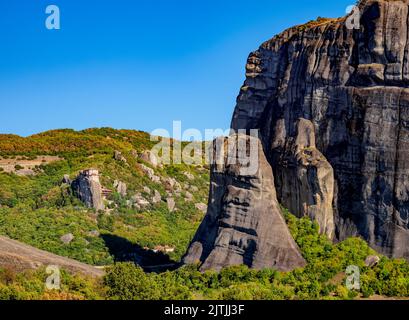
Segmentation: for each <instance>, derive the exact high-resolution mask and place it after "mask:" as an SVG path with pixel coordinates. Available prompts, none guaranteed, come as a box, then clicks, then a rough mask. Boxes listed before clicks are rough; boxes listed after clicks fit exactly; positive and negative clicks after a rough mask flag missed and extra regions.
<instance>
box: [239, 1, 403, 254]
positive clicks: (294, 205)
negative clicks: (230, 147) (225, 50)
mask: <svg viewBox="0 0 409 320" xmlns="http://www.w3.org/2000/svg"><path fill="white" fill-rule="evenodd" d="M408 8H409V1H408V0H396V1H386V0H367V1H361V2H360V4H359V9H360V13H361V19H360V25H359V26H358V29H355V30H354V29H353V28H350V27H348V22H349V21H350V20H349V17H345V18H341V19H321V20H319V21H317V22H315V23H309V24H306V25H304V26H297V27H294V28H290V29H288V30H286V31H284V32H283V33H281V34H279V35H277V36H275V37H274V38H273V39H271V40H269V41H267V42H265V43H263V44H262V45H261V47H260V48H259V49H258V50H256V51H254V52H252V53H251V54H250V56H249V58H248V61H247V66H246V81H245V83H244V85H243V87H242V88H241V91H240V94H239V96H238V98H237V106H236V109H235V112H234V115H233V119H232V125H231V126H232V128H233V129H236V130H237V129H246V130H249V129H259V130H260V134H261V140H262V142H263V147H264V150H266V156H267V158H268V161H269V163H270V165H271V167H272V169H273V171H274V175H275V178H276V188H277V195H278V200H279V201H281V202H282V203H284V204H285V205H287V206H289V207H290V208H291V210H292V211H294V214H297V215H299V216H301V215H309V216H312V217H313V218H314V219H316V220H317V221H318V222H319V224H320V225H321V228H322V231H323V232H325V233H326V234H328V235H329V236H332V234H333V237H334V238H335V239H336V240H344V239H346V238H348V237H351V236H359V237H362V238H364V239H366V241H367V242H368V243H369V244H370V246H371V247H372V248H374V249H375V250H377V251H379V252H380V253H383V254H385V255H387V256H389V257H403V258H406V259H409V182H408V181H409V161H408V159H409V126H408V125H407V124H408V122H409V89H408V86H409V32H408V30H409V19H408V18H409V15H408ZM300 119H302V120H301V121H303V123H305V124H308V127H307V130H304V129H303V130H301V131H300V127H299V124H300ZM312 132H314V138H315V143H314V141H313V139H312V134H311V133H312ZM300 139H301V140H304V142H305V143H304V146H305V148H304V149H300V148H298V147H297V142H296V141H297V140H298V141H299V140H300ZM310 149H311V150H310ZM332 175H333V177H332ZM332 184H333V186H332ZM331 189H333V191H332V193H333V195H332V197H331ZM331 198H332V199H331ZM331 201H332V216H333V225H334V226H333V227H332V226H331V224H332V222H331V208H329V204H330V202H331Z"/></svg>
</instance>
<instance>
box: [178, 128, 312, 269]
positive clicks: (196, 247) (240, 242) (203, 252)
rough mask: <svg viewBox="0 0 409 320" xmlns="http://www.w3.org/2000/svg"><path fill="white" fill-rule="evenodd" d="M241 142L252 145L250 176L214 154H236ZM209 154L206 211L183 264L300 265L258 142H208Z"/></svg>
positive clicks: (218, 266)
mask: <svg viewBox="0 0 409 320" xmlns="http://www.w3.org/2000/svg"><path fill="white" fill-rule="evenodd" d="M243 142H244V144H249V143H253V146H255V148H254V149H253V150H254V152H255V153H257V158H258V166H255V168H256V167H257V168H256V170H253V171H252V172H250V170H246V168H247V164H246V163H244V162H245V161H241V160H240V159H241V157H240V155H238V154H236V155H234V156H232V154H231V153H228V152H225V153H223V154H220V153H219V154H218V153H217V150H220V148H222V149H224V150H227V149H228V148H229V146H230V148H232V149H233V150H237V149H238V146H239V145H241V143H243ZM232 149H230V150H232ZM213 155H214V156H213V162H212V165H211V172H212V173H211V186H210V198H209V206H208V211H207V214H206V217H205V219H204V221H203V222H202V224H201V225H200V227H199V230H198V231H197V233H196V235H195V237H194V239H193V241H192V244H191V245H190V247H189V250H188V252H187V254H186V255H185V257H184V258H183V262H184V263H188V264H189V263H199V264H200V265H201V270H207V269H214V270H220V269H221V268H223V267H225V266H229V265H239V264H245V265H247V266H249V267H252V268H255V269H263V268H276V269H278V270H283V271H288V270H291V269H293V268H296V267H302V266H304V265H305V260H304V259H303V257H302V256H301V254H300V252H299V249H298V247H297V245H296V243H295V241H294V240H293V239H292V237H291V235H290V232H289V230H288V229H287V226H286V223H285V221H284V218H283V217H282V215H281V212H280V208H279V205H278V202H277V198H276V191H275V188H274V178H273V172H272V169H271V166H270V164H269V163H268V162H267V159H266V157H265V155H264V151H263V148H262V146H261V143H260V142H259V140H258V139H257V138H254V137H249V136H245V135H233V136H231V137H229V138H226V139H224V138H221V139H219V140H216V141H215V142H214V143H213ZM232 157H236V159H237V160H238V161H231V158H232ZM250 165H251V163H250ZM243 169H244V170H243Z"/></svg>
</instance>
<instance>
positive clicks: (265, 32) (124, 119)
mask: <svg viewBox="0 0 409 320" xmlns="http://www.w3.org/2000/svg"><path fill="white" fill-rule="evenodd" d="M354 2H355V1H354V0H337V1H328V0H293V1H274V0H270V1H267V0H252V1H248V0H246V1H244V0H202V1H199V0H115V1H114V0H52V1H43V0H19V1H14V0H2V1H1V2H0V43H1V50H0V112H1V113H0V114H1V121H0V133H15V134H19V135H24V136H26V135H30V134H33V133H38V132H41V131H46V130H49V129H56V128H73V129H77V130H80V129H84V128H89V127H102V126H109V127H114V128H127V129H139V130H145V131H148V132H151V131H152V130H154V129H156V128H165V129H169V130H170V129H171V128H172V121H177V120H181V121H182V129H188V128H197V129H199V130H204V129H205V128H208V129H212V128H224V129H227V128H228V127H229V124H230V119H231V115H232V112H233V109H234V106H235V100H236V97H237V94H238V91H239V88H240V86H241V85H242V83H243V81H244V66H245V62H246V58H247V56H248V54H249V53H250V52H251V51H253V50H255V49H257V47H258V46H259V45H260V44H261V43H262V42H263V41H265V40H268V39H269V38H271V37H273V36H274V35H275V34H277V33H279V32H281V31H282V30H283V29H285V28H287V27H290V26H292V25H295V24H300V23H303V22H306V21H308V20H311V19H315V18H316V17H318V16H323V17H338V16H342V15H344V13H345V9H346V7H347V6H348V5H350V4H353V3H354ZM50 4H55V5H57V6H58V7H59V8H60V11H61V29H60V30H47V29H46V28H45V19H46V17H47V15H46V14H45V8H46V6H47V5H50Z"/></svg>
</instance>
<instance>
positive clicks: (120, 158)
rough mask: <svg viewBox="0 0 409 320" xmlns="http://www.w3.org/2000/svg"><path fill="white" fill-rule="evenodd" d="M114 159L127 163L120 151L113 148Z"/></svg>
mask: <svg viewBox="0 0 409 320" xmlns="http://www.w3.org/2000/svg"><path fill="white" fill-rule="evenodd" d="M114 159H115V160H116V161H121V162H124V163H127V161H126V158H125V157H124V156H123V155H122V152H120V151H118V150H115V152H114Z"/></svg>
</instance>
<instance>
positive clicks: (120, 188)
mask: <svg viewBox="0 0 409 320" xmlns="http://www.w3.org/2000/svg"><path fill="white" fill-rule="evenodd" d="M114 188H115V189H116V191H117V192H118V193H119V194H120V195H121V196H123V197H125V196H126V194H127V186H126V183H125V182H122V181H118V180H115V181H114Z"/></svg>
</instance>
